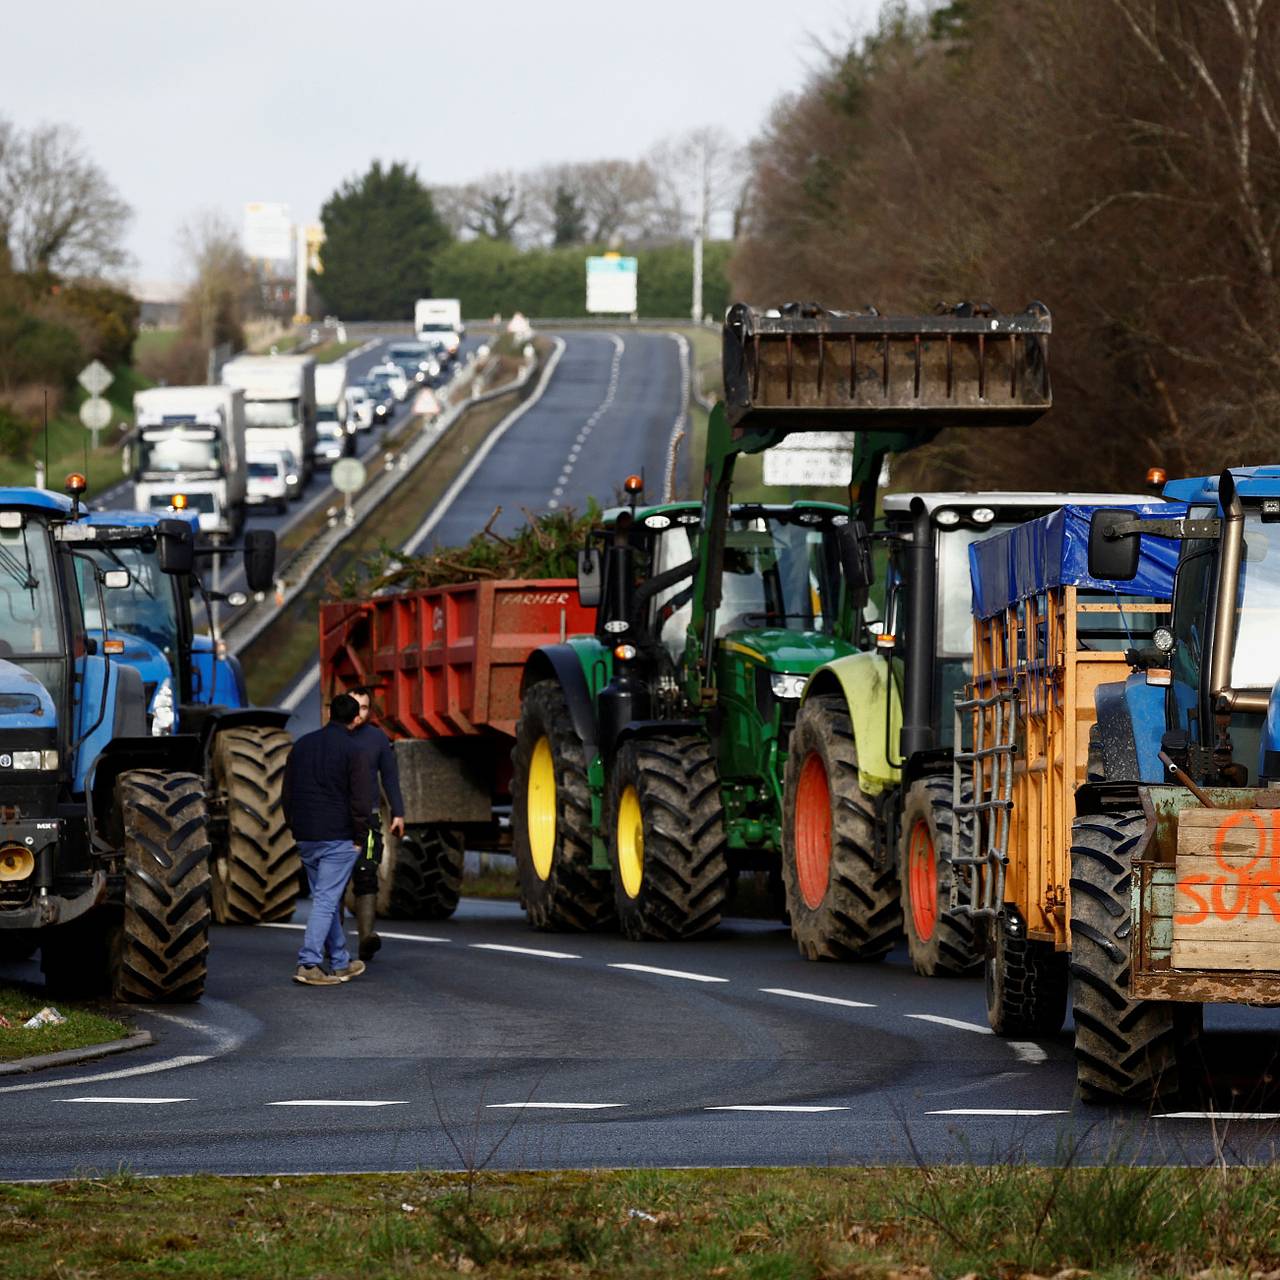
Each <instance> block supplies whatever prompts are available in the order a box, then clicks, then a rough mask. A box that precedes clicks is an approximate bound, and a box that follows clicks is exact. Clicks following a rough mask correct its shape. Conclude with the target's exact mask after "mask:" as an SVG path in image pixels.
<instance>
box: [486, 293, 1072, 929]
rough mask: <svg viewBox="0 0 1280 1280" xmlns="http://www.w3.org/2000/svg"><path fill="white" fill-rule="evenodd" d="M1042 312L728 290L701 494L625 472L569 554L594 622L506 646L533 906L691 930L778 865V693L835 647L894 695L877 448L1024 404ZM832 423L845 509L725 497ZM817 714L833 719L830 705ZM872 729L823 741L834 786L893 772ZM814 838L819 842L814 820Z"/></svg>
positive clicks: (781, 723) (1037, 386)
mask: <svg viewBox="0 0 1280 1280" xmlns="http://www.w3.org/2000/svg"><path fill="white" fill-rule="evenodd" d="M1049 330H1050V321H1049V316H1048V313H1047V311H1046V310H1045V309H1044V308H1043V307H1041V306H1039V305H1035V306H1033V307H1031V308H1029V309H1028V310H1027V311H1026V312H1024V313H1023V314H1021V315H1018V316H998V315H995V314H994V313H991V312H990V311H989V310H986V309H975V308H971V307H962V308H957V309H954V310H948V311H944V312H941V313H940V314H936V315H931V316H910V317H888V316H881V315H879V314H878V313H875V312H868V313H849V312H836V311H826V310H824V309H822V308H820V307H816V306H814V305H812V304H797V305H792V306H788V307H785V308H783V309H782V310H780V311H758V310H754V309H752V308H749V307H746V306H743V305H737V306H734V307H733V308H731V309H730V312H729V314H728V317H727V319H726V323H725V327H724V335H723V353H724V379H725V393H726V396H725V402H724V403H723V404H720V405H718V406H717V407H716V408H715V410H713V412H712V414H711V417H710V421H709V425H708V435H707V453H706V468H705V476H704V491H703V497H702V500H701V502H700V503H698V504H696V505H694V504H677V505H675V506H659V507H648V506H641V505H640V503H639V496H638V493H637V492H634V491H635V490H637V489H638V487H639V485H638V482H637V483H636V484H629V485H628V488H629V489H631V490H632V491H633V501H632V504H631V507H630V509H626V510H622V511H619V512H616V513H614V514H613V518H612V519H611V520H610V521H608V522H606V525H605V527H604V528H602V529H601V530H599V531H598V532H597V533H596V535H595V536H594V537H593V538H592V540H591V543H590V544H589V545H588V546H587V547H586V548H584V549H583V551H582V553H581V555H580V560H579V594H580V598H581V600H582V602H583V603H584V604H588V605H590V606H592V607H594V608H595V609H596V625H595V629H594V634H592V635H589V636H588V635H584V636H574V637H569V638H567V639H566V640H565V641H564V642H563V643H560V644H551V645H544V646H542V647H540V648H539V649H537V650H536V651H535V652H534V653H533V654H532V655H531V656H530V657H529V659H528V662H527V663H526V667H525V672H524V681H523V692H522V702H521V715H520V721H519V724H518V726H517V733H516V746H515V752H514V757H513V759H514V780H513V786H512V798H513V804H512V819H511V824H512V839H513V848H514V852H515V855H516V860H517V867H518V870H519V874H520V881H521V891H522V896H523V898H524V901H525V904H526V909H527V911H528V913H529V917H530V920H531V922H532V923H533V924H534V925H535V926H539V927H544V928H587V927H593V926H596V925H600V924H604V923H607V922H611V921H613V920H615V919H616V920H617V922H618V923H619V925H620V926H621V928H622V930H623V932H624V933H625V934H626V935H627V936H629V937H633V938H654V939H676V938H687V937H694V936H699V935H702V934H705V933H706V932H708V931H709V930H710V929H711V928H713V927H714V925H715V924H716V923H717V922H718V921H719V919H720V916H721V913H722V910H723V907H724V904H725V901H726V898H727V896H728V893H729V888H730V882H731V876H732V872H733V871H734V870H736V869H741V868H757V869H759V868H768V869H769V870H770V871H772V872H773V873H774V874H775V876H776V875H777V873H778V871H779V868H780V864H781V863H782V856H781V855H782V852H783V848H784V844H785V842H786V840H787V834H786V830H785V828H786V825H787V824H786V822H785V820H784V813H785V801H784V778H786V777H788V776H789V775H788V769H789V763H788V762H789V760H790V759H791V758H792V757H793V754H794V746H793V744H794V739H795V733H796V732H797V719H796V713H797V709H798V708H801V697H802V695H803V694H805V691H806V687H810V688H811V687H812V683H813V680H812V678H811V677H813V676H814V673H815V671H819V670H820V669H823V668H825V669H827V670H831V669H832V666H833V664H835V663H836V662H837V660H839V670H840V671H841V672H842V676H843V678H845V679H847V680H848V681H850V682H851V686H852V685H856V686H857V688H858V690H859V691H860V695H861V696H864V697H870V698H872V699H875V700H876V701H875V705H876V706H878V707H881V708H883V707H884V706H886V705H888V706H890V707H891V708H893V707H896V706H897V705H898V703H897V695H896V693H891V692H890V690H891V688H892V687H893V686H894V685H895V684H896V683H897V681H898V680H899V679H900V674H899V672H898V671H897V667H896V664H894V663H892V662H891V661H890V659H889V658H887V657H886V656H885V655H884V654H883V653H880V652H877V645H876V643H875V642H874V637H873V636H872V634H871V632H870V630H869V628H868V625H867V619H868V616H869V615H868V613H867V603H868V588H869V587H870V585H871V580H872V573H871V562H870V543H869V537H868V533H867V527H868V525H869V523H870V521H871V519H872V518H873V516H874V512H875V496H876V495H875V487H876V480H877V477H878V476H879V474H880V471H881V467H882V465H883V463H884V460H885V458H886V457H887V456H888V455H889V454H890V453H895V452H899V451H901V450H903V449H906V448H910V447H913V446H914V445H916V444H919V443H922V442H923V441H925V440H927V439H930V438H932V436H933V435H935V434H936V433H937V431H938V430H940V429H942V428H943V427H946V426H970V425H974V426H986V425H994V424H1006V425H1017V424H1024V423H1028V422H1031V421H1034V420H1035V419H1036V418H1038V417H1039V416H1040V414H1041V413H1043V412H1044V410H1045V408H1047V406H1048V404H1049V389H1048V372H1047V364H1046V361H1047V335H1048V333H1049ZM850 428H856V429H857V430H858V434H857V436H856V440H855V444H854V450H853V465H852V474H851V485H850V501H849V503H848V505H840V504H823V503H816V502H797V503H793V504H790V505H783V504H777V505H774V504H745V503H734V502H733V501H732V487H733V476H734V469H735V463H736V461H737V458H738V457H739V456H741V455H742V454H749V453H760V452H762V451H764V450H766V449H769V448H771V447H773V446H775V445H777V444H779V443H781V442H782V441H783V440H784V439H786V438H787V437H788V436H791V435H793V434H795V433H799V432H814V431H831V430H833V429H845V430H848V429H850ZM840 687H841V688H843V687H844V686H843V685H842V686H840ZM829 728H830V732H831V736H832V738H833V740H834V739H837V738H840V736H841V733H842V732H843V735H844V739H847V738H849V736H850V735H849V728H848V724H847V722H846V723H845V724H844V726H843V730H842V728H841V726H840V725H838V724H833V725H832V726H829ZM892 731H893V722H892V719H891V720H890V721H889V722H888V723H887V724H886V723H885V722H884V721H883V719H881V720H877V721H875V722H874V723H873V724H872V727H871V729H870V731H869V732H868V733H867V735H866V737H865V739H864V752H863V754H862V756H860V757H857V756H855V755H854V754H853V752H852V748H851V747H850V748H849V749H847V750H846V749H845V747H844V745H843V741H844V739H841V745H840V746H839V747H837V748H836V749H835V756H834V757H833V759H832V767H833V768H835V769H836V770H838V771H839V772H840V774H841V777H842V781H841V783H840V785H844V782H843V779H844V778H845V777H852V778H853V779H855V780H856V779H857V778H858V777H859V776H861V778H862V781H863V784H864V785H866V787H867V789H868V793H870V791H871V790H872V789H873V788H874V789H877V790H878V789H882V788H883V787H884V786H885V785H888V784H889V783H890V782H891V781H892V780H893V774H892V765H891V762H890V760H889V752H888V746H889V741H890V737H891V733H892ZM837 757H838V758H837ZM806 812H808V813H809V814H810V816H813V814H814V813H815V812H816V811H815V810H814V809H813V808H812V807H810V809H808V810H806ZM827 819H828V822H827V828H826V829H827V832H828V837H829V833H830V830H831V826H830V820H829V819H830V814H829V813H828V814H827ZM812 837H813V838H812V842H811V843H812V844H813V853H814V857H815V858H816V857H817V854H818V852H820V848H821V845H822V834H821V832H820V831H819V830H818V829H817V826H816V825H815V828H814V831H813V832H812ZM868 848H869V845H868ZM819 874H820V869H819V868H816V867H815V869H814V871H813V876H814V878H815V879H816V878H817V876H818V875H819ZM793 923H794V921H793Z"/></svg>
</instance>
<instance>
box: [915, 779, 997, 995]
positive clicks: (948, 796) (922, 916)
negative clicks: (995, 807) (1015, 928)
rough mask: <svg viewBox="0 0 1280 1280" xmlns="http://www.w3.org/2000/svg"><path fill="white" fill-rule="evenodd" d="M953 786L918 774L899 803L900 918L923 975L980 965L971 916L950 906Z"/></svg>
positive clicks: (953, 973) (963, 973)
mask: <svg viewBox="0 0 1280 1280" xmlns="http://www.w3.org/2000/svg"><path fill="white" fill-rule="evenodd" d="M953 786H954V783H953V782H952V779H951V778H950V777H949V776H947V777H943V776H936V775H935V776H934V777H927V778H919V779H917V780H916V781H915V782H913V783H912V784H911V786H910V788H909V789H908V790H907V795H906V799H905V801H904V802H903V806H902V834H901V837H900V839H899V842H898V885H899V888H900V890H901V893H902V922H903V928H904V931H905V933H906V935H907V951H908V952H909V953H910V955H911V964H912V966H913V967H914V968H915V971H916V972H917V973H919V974H923V975H924V976H925V977H926V978H935V977H953V978H954V977H967V976H969V975H970V974H975V973H977V972H978V970H979V969H980V968H981V967H982V959H981V957H980V956H979V955H978V953H977V950H976V947H975V942H974V936H973V919H972V917H971V916H967V915H962V914H961V913H960V912H958V911H953V910H952V907H951V882H952V879H953V877H954V876H955V874H956V873H955V870H954V869H953V867H952V865H951V857H952V853H953V851H954V849H955V844H956V821H955V813H954V812H953V809H952V788H953ZM962 872H967V869H963V868H962Z"/></svg>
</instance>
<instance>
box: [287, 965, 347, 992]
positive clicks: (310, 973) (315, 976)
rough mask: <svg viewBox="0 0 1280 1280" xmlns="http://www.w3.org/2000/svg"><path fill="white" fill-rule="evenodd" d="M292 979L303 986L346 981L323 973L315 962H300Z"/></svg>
mask: <svg viewBox="0 0 1280 1280" xmlns="http://www.w3.org/2000/svg"><path fill="white" fill-rule="evenodd" d="M361 967H363V966H361ZM293 980H294V982H300V983H302V985H303V986H304V987H336V986H337V985H338V983H340V982H345V981H346V979H345V978H337V977H334V976H333V975H332V974H329V973H325V971H324V970H323V969H322V968H320V966H319V965H315V964H300V965H299V966H298V971H297V973H295V974H294V975H293Z"/></svg>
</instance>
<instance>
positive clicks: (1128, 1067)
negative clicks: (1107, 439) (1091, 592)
mask: <svg viewBox="0 0 1280 1280" xmlns="http://www.w3.org/2000/svg"><path fill="white" fill-rule="evenodd" d="M1164 496H1165V497H1166V498H1167V499H1169V500H1170V501H1172V502H1176V503H1180V504H1184V511H1183V513H1182V514H1176V515H1173V516H1169V515H1165V514H1162V513H1155V514H1153V513H1150V512H1146V511H1143V510H1142V509H1141V508H1134V509H1133V510H1132V511H1130V512H1123V511H1120V510H1114V511H1107V512H1104V513H1097V514H1095V515H1094V517H1093V518H1092V523H1091V527H1090V542H1089V568H1090V572H1091V573H1095V574H1105V575H1107V576H1109V577H1113V578H1116V579H1121V580H1124V581H1127V582H1129V583H1131V584H1137V583H1140V582H1141V580H1142V576H1143V571H1144V554H1143V552H1144V549H1145V546H1146V544H1147V543H1149V542H1150V541H1151V540H1152V535H1153V534H1158V535H1163V536H1165V537H1169V538H1171V539H1173V540H1174V546H1175V547H1176V548H1177V549H1178V554H1177V576H1176V578H1175V579H1174V584H1173V599H1172V612H1171V618H1170V621H1169V624H1168V625H1167V626H1165V627H1160V628H1157V629H1156V631H1155V632H1154V633H1153V634H1152V636H1151V640H1150V643H1148V644H1146V645H1142V646H1136V647H1135V648H1134V650H1133V652H1132V654H1131V658H1132V662H1131V666H1132V671H1131V673H1130V674H1129V675H1128V676H1127V677H1126V678H1125V679H1124V680H1123V681H1116V682H1114V683H1111V684H1107V685H1104V686H1102V687H1100V688H1099V689H1098V690H1097V691H1096V693H1095V695H1094V711H1095V715H1096V725H1095V730H1094V733H1093V740H1092V743H1091V750H1090V753H1089V776H1088V778H1087V780H1086V781H1085V784H1084V785H1083V786H1081V787H1080V788H1079V790H1078V791H1077V795H1076V804H1075V811H1076V816H1075V821H1074V823H1073V824H1072V828H1071V853H1070V858H1071V865H1070V876H1071V879H1070V892H1069V899H1070V903H1069V910H1070V917H1071V932H1072V938H1073V947H1072V954H1071V989H1072V999H1073V1002H1074V1009H1075V1022H1076V1033H1075V1059H1076V1080H1077V1084H1078V1087H1079V1089H1080V1092H1081V1093H1082V1094H1084V1095H1085V1096H1087V1097H1090V1098H1095V1099H1098V1100H1103V1101H1113V1100H1140V1101H1151V1100H1155V1101H1164V1100H1167V1099H1173V1098H1175V1097H1177V1096H1178V1094H1179V1093H1180V1092H1182V1091H1183V1090H1185V1089H1187V1088H1188V1087H1189V1086H1191V1085H1193V1084H1195V1083H1196V1078H1195V1077H1196V1071H1197V1067H1198V1064H1199V1053H1198V1038H1199V1033H1200V1028H1201V1022H1202V1012H1203V1008H1204V1005H1205V1004H1207V1003H1225V1004H1249V1005H1255V1006H1270V1007H1272V1008H1274V1007H1276V1006H1278V1005H1280V855H1278V854H1277V850H1278V849H1280V831H1278V826H1280V824H1277V821H1276V813H1277V807H1276V804H1277V802H1276V797H1277V794H1278V792H1277V784H1278V783H1280V692H1277V681H1278V680H1280V650H1277V646H1276V629H1275V620H1276V617H1277V609H1278V608H1280V590H1278V589H1277V585H1276V583H1277V578H1276V574H1275V571H1274V568H1273V567H1272V564H1271V563H1270V562H1271V561H1273V560H1274V558H1275V556H1276V555H1277V554H1278V553H1280V466H1255V467H1236V468H1231V469H1228V470H1225V471H1223V472H1221V474H1219V475H1209V476H1199V477H1192V478H1189V479H1185V480H1175V481H1172V482H1170V483H1168V484H1167V485H1166V486H1165V488H1164Z"/></svg>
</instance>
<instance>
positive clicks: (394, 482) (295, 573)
mask: <svg viewBox="0 0 1280 1280" xmlns="http://www.w3.org/2000/svg"><path fill="white" fill-rule="evenodd" d="M480 363H481V362H480V361H479V360H477V361H474V362H473V363H472V364H470V365H469V366H468V367H467V368H466V369H464V370H463V371H462V373H460V374H459V375H458V378H457V379H456V380H455V382H454V383H453V384H452V385H453V388H454V389H455V390H460V389H462V388H463V387H466V386H472V387H473V393H472V394H471V395H469V396H467V397H466V398H464V399H462V400H459V401H456V402H455V403H453V404H451V405H450V406H449V407H448V408H447V409H445V410H444V412H443V413H441V414H440V416H439V417H438V418H436V419H435V420H434V421H433V422H432V423H430V424H429V425H428V426H425V427H424V428H423V429H422V430H421V431H420V432H419V433H418V434H417V435H416V436H414V438H413V439H412V440H411V441H410V442H409V444H408V445H407V446H406V447H405V448H403V449H402V450H401V451H400V452H399V453H398V454H397V455H395V457H394V460H392V461H389V462H388V463H387V464H385V465H384V467H383V469H382V471H381V472H380V473H379V474H378V475H376V476H375V477H374V478H373V479H372V480H371V481H370V482H369V483H368V484H366V485H365V487H364V488H363V489H361V490H360V492H359V493H358V494H356V495H354V497H353V498H352V502H351V517H350V520H349V521H348V520H346V519H343V518H339V519H338V520H337V521H335V522H332V523H330V525H329V526H328V527H327V528H326V529H325V530H324V531H323V532H322V533H321V534H320V535H319V536H318V537H317V538H315V539H313V540H312V541H311V542H309V543H308V544H307V545H306V546H305V547H303V548H301V549H300V550H299V551H297V552H295V553H294V554H293V555H292V556H290V557H289V559H288V560H287V561H286V562H285V564H284V565H283V566H282V567H281V568H280V570H279V573H278V577H277V589H276V593H275V596H274V598H270V599H268V598H264V599H263V600H261V601H258V602H254V603H251V604H249V605H247V606H245V608H243V609H242V610H241V611H240V612H239V613H237V614H236V615H235V617H233V618H232V619H230V621H228V622H226V623H225V624H224V625H223V627H222V636H223V639H224V640H226V642H227V643H228V645H229V646H230V647H231V648H233V649H237V650H240V649H245V648H247V647H248V646H249V645H251V644H252V643H253V642H254V641H255V640H256V639H257V638H258V637H259V636H260V635H262V633H263V632H264V631H265V630H266V629H267V628H268V627H269V626H271V624H272V623H273V622H274V621H275V620H276V618H277V617H279V615H280V613H281V612H282V611H283V610H285V609H287V608H288V607H289V606H290V605H291V604H292V603H293V601H294V600H296V599H297V597H298V596H299V595H300V594H301V593H302V592H303V591H305V590H306V588H307V586H308V585H309V584H310V583H311V581H312V579H313V578H314V577H315V576H316V574H317V573H318V572H319V571H320V569H321V567H322V566H323V565H324V563H325V561H326V560H327V559H328V558H329V557H330V556H331V555H332V554H333V553H334V551H335V550H337V548H338V547H340V546H341V545H342V544H343V543H344V542H345V541H346V540H347V539H348V538H349V537H351V535H352V534H353V533H355V532H356V530H357V529H359V528H360V527H361V526H362V525H363V524H364V522H365V521H366V520H367V519H368V518H369V516H370V514H371V513H372V512H373V511H375V510H377V508H378V507H380V506H381V505H382V504H383V503H384V502H385V501H386V500H387V498H388V497H390V495H391V494H392V493H393V492H394V491H395V489H396V488H398V487H399V485H400V484H401V483H402V482H403V481H404V480H406V479H407V478H408V477H409V476H410V475H412V474H413V472H414V470H415V469H416V468H417V466H418V464H419V463H420V462H421V461H422V460H423V459H424V458H425V457H426V456H427V455H428V454H429V453H430V452H431V450H432V449H434V448H435V446H436V445H437V444H438V443H439V442H440V441H441V440H442V439H443V438H444V436H445V434H446V433H447V432H448V430H449V429H450V427H452V426H453V425H454V424H455V423H456V422H457V421H458V420H459V419H460V418H461V417H462V416H463V415H464V414H465V413H467V412H468V411H469V410H470V409H472V408H473V407H474V406H476V405H480V404H485V403H486V402H487V401H490V400H496V399H497V398H498V397H499V396H504V395H509V394H510V393H511V392H513V391H521V390H523V389H524V387H525V386H526V385H527V384H528V382H529V380H530V378H531V377H532V376H533V373H534V371H535V370H536V369H537V367H538V361H537V359H536V358H535V359H532V360H530V361H529V362H528V363H527V364H526V365H525V367H524V368H523V369H521V371H520V373H519V374H518V375H517V376H516V377H515V378H513V379H512V380H511V381H510V382H506V383H503V384H502V385H501V386H499V387H493V388H491V389H490V390H488V391H478V390H476V389H475V385H474V384H475V383H476V380H477V378H478V377H479V376H480V374H481V373H482V370H480V368H479V366H480ZM410 421H412V419H410Z"/></svg>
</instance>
